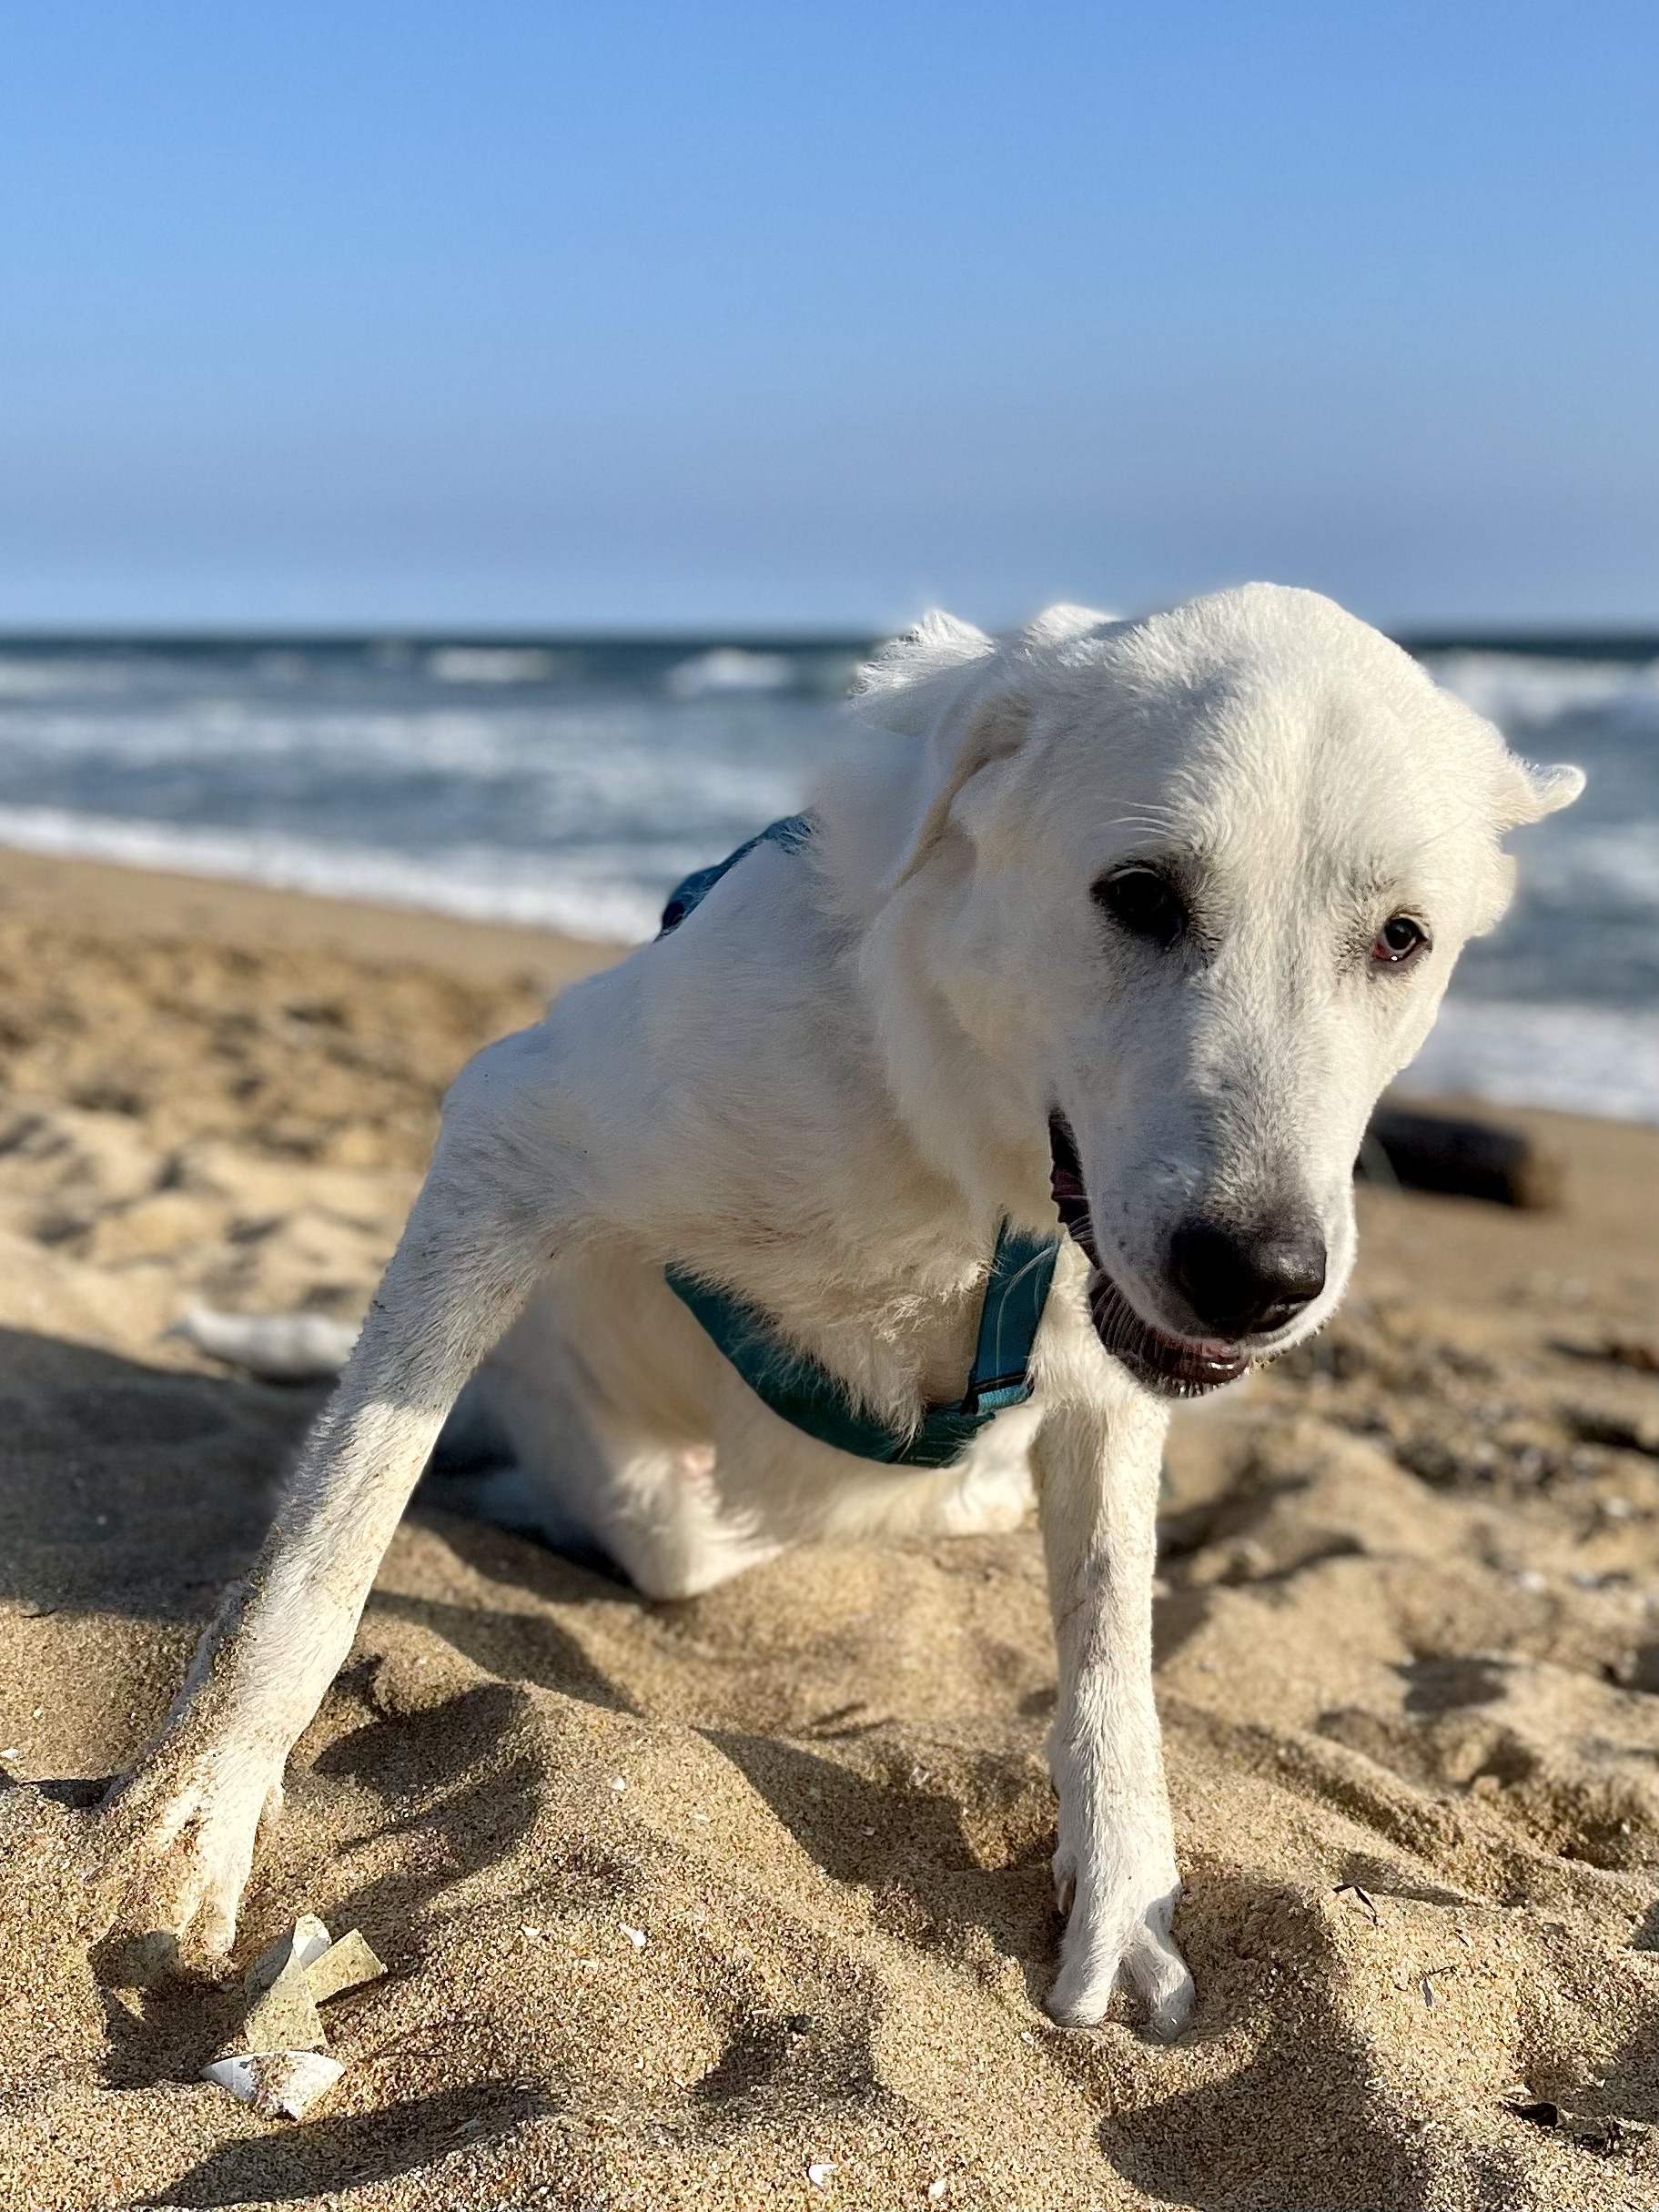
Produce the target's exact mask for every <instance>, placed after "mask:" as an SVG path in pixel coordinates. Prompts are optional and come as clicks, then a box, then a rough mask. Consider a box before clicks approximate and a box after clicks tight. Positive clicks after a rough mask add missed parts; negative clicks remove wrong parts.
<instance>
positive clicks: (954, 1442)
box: [660, 814, 1060, 1467]
mask: <svg viewBox="0 0 1659 2212" xmlns="http://www.w3.org/2000/svg"><path fill="white" fill-rule="evenodd" d="M812 831H813V823H812V817H811V815H810V814H791V815H788V816H787V817H786V818H785V819H784V821H782V822H774V823H772V824H771V825H770V827H769V828H766V829H764V830H763V831H762V832H761V833H760V835H759V836H758V837H751V838H750V840H749V842H748V843H747V844H744V845H739V847H738V848H737V851H736V852H735V853H731V854H730V855H729V856H728V857H727V858H726V859H725V860H723V861H721V862H719V863H718V864H716V865H715V866H713V867H712V868H700V869H699V870H698V871H697V873H696V874H694V875H688V876H687V877H686V879H685V881H684V882H683V884H680V885H679V886H678V887H677V888H676V889H675V891H674V893H673V896H672V897H671V898H670V899H669V902H668V904H667V905H666V906H665V907H664V908H663V927H662V931H661V933H660V934H663V935H664V936H666V935H667V934H668V932H669V931H670V930H672V929H677V928H678V927H679V925H680V924H681V923H682V922H683V921H684V919H685V917H686V915H687V914H690V913H692V911H693V909H694V908H695V907H696V906H698V905H700V904H702V902H703V899H704V898H706V896H707V895H708V894H709V893H710V892H711V891H712V890H713V887H714V885H715V884H717V883H718V882H719V881H720V879H721V877H722V876H723V875H724V874H726V872H727V870H728V869H731V868H734V867H735V866H736V865H737V864H738V862H739V861H740V860H742V859H743V858H744V856H745V854H747V853H753V852H754V848H755V846H756V845H758V844H766V843H771V844H776V845H781V846H782V847H783V848H784V851H785V852H786V853H793V852H794V851H795V850H796V849H797V848H798V847H799V846H801V845H803V844H804V843H805V842H806V840H807V839H808V838H809V837H810V836H811V835H812ZM1059 1248H1060V1240H1059V1238H1058V1237H1032V1236H1028V1235H1027V1234H1025V1233H1024V1232H1023V1231H1020V1230H1017V1229H1011V1228H1010V1227H1008V1224H1007V1221H1005V1222H1004V1223H1003V1224H1002V1227H1001V1228H1000V1229H999V1230H998V1232H997V1237H996V1250H995V1252H994V1253H993V1254H992V1256H991V1270H990V1274H989V1276H988V1277H987V1278H986V1287H985V1303H984V1305H983V1306H982V1307H981V1308H980V1313H979V1336H978V1340H977V1343H976V1347H975V1350H974V1364H973V1366H972V1368H971V1369H969V1372H968V1379H967V1389H966V1392H965V1393H964V1395H963V1397H962V1399H961V1400H960V1402H959V1403H958V1404H956V1405H954V1406H932V1407H929V1409H927V1411H926V1413H925V1414H924V1416H923V1417H922V1420H921V1423H920V1425H919V1426H918V1427H917V1428H915V1429H895V1428H892V1427H890V1426H889V1425H888V1424H887V1423H886V1422H885V1421H880V1420H877V1419H875V1417H874V1415H871V1414H868V1413H862V1412H860V1411H859V1410H858V1409H857V1407H856V1406H855V1404H854V1402H853V1397H852V1392H851V1391H850V1390H849V1389H848V1388H847V1385H846V1384H845V1382H844V1381H842V1379H841V1378H840V1377H839V1376H837V1375H834V1374H832V1373H831V1372H830V1370H829V1369H828V1368H826V1367H825V1366H824V1364H823V1362H822V1361H821V1360H817V1359H814V1358H813V1357H812V1355H811V1354H810V1353H809V1352H804V1351H798V1350H797V1349H796V1348H794V1346H793V1345H791V1344H789V1343H787V1342H786V1341H785V1339H784V1338H783V1337H782V1336H781V1335H780V1333H779V1331H778V1329H777V1328H776V1325H775V1324H774V1322H773V1321H772V1320H771V1319H769V1318H768V1317H767V1316H766V1315H765V1314H764V1313H762V1312H761V1310H760V1308H758V1307H755V1306H751V1305H750V1304H749V1303H748V1301H747V1300H746V1299H744V1298H739V1297H738V1295H737V1293H736V1292H735V1291H733V1290H726V1289H723V1288H720V1286H719V1285H717V1284H714V1283H708V1282H703V1281H702V1280H701V1279H700V1278H698V1277H697V1276H695V1275H693V1274H691V1273H690V1272H689V1271H688V1270H687V1269H685V1268H679V1267H675V1266H673V1265H672V1264H671V1265H670V1266H668V1267H666V1268H664V1269H663V1276H664V1278H665V1280H666V1281H667V1284H668V1287H669V1288H670V1289H671V1290H672V1291H673V1294H674V1296H675V1297H676V1298H678V1299H679V1300H680V1301H681V1303H682V1304H683V1306H685V1307H686V1308H688V1309H689V1310H690V1311H691V1313H693V1315H694V1316H695V1318H696V1319H697V1320H698V1321H699V1322H700V1323H701V1324H702V1326H703V1329H704V1331H705V1332H706V1333H707V1335H708V1336H709V1337H710V1338H712V1339H713V1342H714V1343H715V1345H717V1346H718V1348H720V1350H721V1351H722V1352H723V1353H724V1354H725V1357H726V1358H727V1359H729V1360H730V1361H731V1363H732V1365H733V1367H734V1368H735V1369H737V1372H738V1373H739V1374H740V1375H741V1376H742V1377H743V1379H744V1381H745V1382H746V1383H747V1384H748V1386H749V1388H750V1389H752V1390H753V1391H754V1394H755V1396H756V1397H757V1398H759V1399H762V1400H763V1401H764V1403H765V1404H766V1405H768V1406H770V1407H771V1409H772V1410H773V1412H774V1413H775V1414H777V1415H778V1416H779V1417H780V1419H784V1420H786V1421H788V1422H790V1423H791V1425H792V1426H793V1427H794V1428H796V1429H802V1430H804V1433H805V1434H806V1435H808V1436H811V1437H815V1438H816V1439H818V1441H819V1442H820V1443H821V1444H831V1445H834V1446H835V1449H836V1450H838V1451H846V1452H851V1453H852V1454H853V1456H854V1457H855V1459H860V1460H877V1461H880V1462H881V1463H882V1464H884V1465H886V1466H893V1467H951V1466H954V1465H955V1464H956V1461H957V1460H959V1459H960V1458H961V1457H962V1455H963V1453H964V1452H965V1451H966V1449H967V1447H968V1446H969V1444H971V1443H972V1441H973V1440H974V1439H975V1438H976V1436H977V1435H978V1434H979V1431H980V1430H981V1429H984V1428H986V1426H987V1425H988V1424H989V1423H990V1422H991V1421H992V1420H994V1419H996V1415H997V1414H998V1413H1001V1412H1002V1411H1004V1410H1005V1409H1007V1407H1009V1406H1017V1405H1022V1404H1023V1403H1024V1402H1025V1400H1026V1399H1028V1398H1029V1397H1030V1395H1031V1389H1032V1385H1031V1377H1030V1372H1029V1369H1030V1364H1031V1348H1032V1346H1033V1345H1034V1344H1035V1342H1036V1341H1037V1328H1038V1325H1039V1324H1040V1322H1041V1320H1042V1318H1043V1308H1044V1307H1045V1306H1046V1305H1047V1302H1048V1288H1049V1285H1050V1283H1051V1282H1052V1281H1053V1279H1054V1264H1055V1260H1056V1258H1057V1255H1058V1252H1059Z"/></svg>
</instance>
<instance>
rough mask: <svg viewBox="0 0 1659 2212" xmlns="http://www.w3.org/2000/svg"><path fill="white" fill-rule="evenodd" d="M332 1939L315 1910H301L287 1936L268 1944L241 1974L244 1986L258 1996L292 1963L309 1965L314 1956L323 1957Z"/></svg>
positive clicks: (250, 1994) (251, 1994) (279, 1937)
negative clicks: (246, 1970) (243, 1973)
mask: <svg viewBox="0 0 1659 2212" xmlns="http://www.w3.org/2000/svg"><path fill="white" fill-rule="evenodd" d="M333 1940H334V1939H333V1937H332V1936H331V1935H330V1934H329V1931H328V1929H327V1928H325V1927H324V1925H323V1924H322V1922H321V1921H320V1920H319V1919H318V1917H317V1915H316V1914H315V1913H302V1914H300V1915H299V1918H298V1920H297V1921H296V1922H295V1923H294V1924H293V1926H292V1927H291V1928H290V1929H289V1930H288V1934H286V1935H278V1938H277V1940H276V1942H275V1943H274V1944H266V1946H265V1948H264V1950H263V1951H261V1952H260V1954H259V1955H258V1958H257V1959H255V1961H254V1963H253V1965H251V1966H250V1967H249V1968H248V1972H247V1973H246V1974H245V1975H243V1976H242V1986H243V1988H244V1989H245V1990H247V1992H248V1995H249V1996H257V1995H258V1993H259V1991H260V1990H262V1989H268V1988H269V1987H270V1986H271V1985H272V1983H273V1982H275V1981H276V1980H277V1979H278V1976H279V1975H282V1974H284V1973H286V1972H287V1970H288V1967H289V1966H295V1965H298V1966H309V1965H310V1964H311V1961H312V1960H313V1959H317V1958H320V1957H321V1956H322V1954H323V1953H324V1952H325V1951H327V1950H328V1949H329V1946H330V1944H332V1942H333Z"/></svg>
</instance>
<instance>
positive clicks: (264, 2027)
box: [202, 1913, 386, 2120]
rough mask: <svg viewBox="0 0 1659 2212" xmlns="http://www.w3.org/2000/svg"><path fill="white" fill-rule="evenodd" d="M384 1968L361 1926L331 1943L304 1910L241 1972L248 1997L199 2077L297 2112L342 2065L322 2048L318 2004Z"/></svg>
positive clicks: (278, 2111) (263, 2107) (262, 2106)
mask: <svg viewBox="0 0 1659 2212" xmlns="http://www.w3.org/2000/svg"><path fill="white" fill-rule="evenodd" d="M385 1972H386V1969H385V1967H384V1966H383V1965H381V1964H380V1961H379V1959H378V1958H377V1957H376V1956H375V1954H374V1953H373V1951H371V1950H370V1948H369V1944H368V1943H367V1941H366V1940H365V1938H364V1936H363V1934H362V1932H361V1930H360V1929H358V1928H350V1929H349V1930H348V1931H347V1933H346V1934H344V1935H342V1936H341V1937H340V1939H339V1942H338V1943H336V1942H335V1941H334V1940H333V1939H332V1938H331V1937H330V1935H329V1931H328V1929H327V1928H326V1927H325V1926H324V1925H323V1924H322V1922H321V1921H320V1920H319V1919H318V1918H317V1917H316V1915H315V1914H311V1913H305V1914H301V1915H300V1917H299V1918H298V1920H297V1921H296V1922H295V1923H294V1924H293V1926H292V1927H291V1928H289V1929H288V1932H287V1933H286V1934H283V1935H279V1936H278V1938H277V1940H276V1941H275V1943H272V1944H267V1945H266V1947H265V1949H264V1950H263V1951H261V1952H260V1954H259V1955H258V1958H257V1959H255V1961H254V1963H253V1965H251V1966H250V1967H249V1968H248V1972H247V1974H246V1975H244V1976H243V1981H242V1987H243V1989H244V1990H245V1991H246V1993H247V1994H248V1997H249V1998H250V1999H251V2000H252V2002H251V2003H250V2004H249V2005H248V2011H247V2012H246V2014H245V2015H243V2019H242V2024H241V2025H240V2027H239V2028H238V2030H237V2032H236V2034H235V2035H232V2036H231V2037H229V2038H228V2041H227V2042H226V2043H225V2044H224V2045H221V2047H220V2048H219V2050H218V2051H217V2053H216V2054H215V2055H214V2057H213V2059H212V2060H211V2062H210V2063H209V2064H208V2065H207V2066H204V2067H203V2069H202V2079H203V2080H204V2081H210V2082H216V2083H217V2085H218V2086H219V2087H220V2088H221V2089H228V2090H229V2092H230V2094H231V2096H235V2097H239V2098H240V2099H241V2101H242V2102H243V2103H244V2104H245V2105H252V2106H254V2108H255V2109H256V2110H257V2111H259V2112H262V2113H265V2114H266V2115H267V2116H271V2117H287V2118H288V2119H294V2120H298V2119H302V2118H303V2117H304V2116H305V2115H306V2113H308V2112H309V2111H310V2109H311V2108H312V2106H314V2105H316V2104H317V2103H318V2102H319V2100H320V2099H321V2098H322V2097H323V2096H325V2095H326V2094H327V2093H328V2092H329V2090H330V2089H332V2088H333V2086H334V2085H335V2083H336V2082H338V2081H339V2077H340V2076H341V2074H342V2073H343V2072H344V2068H343V2067H342V2066H340V2064H339V2061H338V2060H337V2059H334V2058H330V2057H329V2055H327V2054H328V2047H329V2039H328V2036H327V2035H325V2033H324V2032H323V2025H322V2018H321V2015H320V2014H319V2012H318V2009H317V2008H318V2006H319V2005H326V2004H327V2003H328V2001H329V1998H330V1997H338V1996H341V1995H344V1994H345V1992H346V1991H347V1990H349V1989H359V1988H361V1986H362V1985H363V1984H364V1983H365V1982H373V1981H377V1980H379V1977H380V1975H383V1974H384V1973H385Z"/></svg>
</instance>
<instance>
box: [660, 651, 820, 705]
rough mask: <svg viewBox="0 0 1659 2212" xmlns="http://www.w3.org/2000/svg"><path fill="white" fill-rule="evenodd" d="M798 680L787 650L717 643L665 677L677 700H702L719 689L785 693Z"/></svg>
mask: <svg viewBox="0 0 1659 2212" xmlns="http://www.w3.org/2000/svg"><path fill="white" fill-rule="evenodd" d="M794 680H795V669H794V662H793V661H791V660H790V658H789V657H788V655H787V654H786V653H781V652H744V651H742V649H741V648H740V647H738V646H735V645H717V646H715V648H714V649H713V651H712V652H700V653H697V654H695V655H694V656H693V659H691V660H689V661H681V662H677V663H676V665H675V666H674V667H673V668H671V669H670V670H669V672H668V673H667V675H666V676H665V677H664V678H663V682H664V683H665V684H666V686H667V687H668V690H669V691H670V692H671V693H672V694H673V697H674V698H676V699H703V698H706V697H707V696H708V695H709V694H710V693H711V692H785V691H787V690H788V689H789V687H790V685H791V684H792V683H793V682H794Z"/></svg>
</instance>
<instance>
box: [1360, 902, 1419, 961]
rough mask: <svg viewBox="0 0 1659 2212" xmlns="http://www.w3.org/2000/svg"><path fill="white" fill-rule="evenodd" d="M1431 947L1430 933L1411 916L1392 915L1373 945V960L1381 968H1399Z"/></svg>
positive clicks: (1378, 933)
mask: <svg viewBox="0 0 1659 2212" xmlns="http://www.w3.org/2000/svg"><path fill="white" fill-rule="evenodd" d="M1428 947H1429V933H1428V931H1427V930H1426V929H1425V928H1424V927H1423V925H1422V924H1421V922H1413V921H1412V919H1411V915H1410V914H1391V915H1390V916H1389V918H1388V920H1387V921H1386V922H1385V923H1384V924H1382V927H1381V929H1380V930H1379V931H1378V932H1377V934H1376V937H1375V938H1374V940H1373V941H1372V944H1371V958H1372V959H1373V960H1374V961H1376V962H1377V963H1378V964H1379V965H1380V966H1382V967H1388V968H1397V967H1399V966H1400V965H1401V963H1402V962H1404V961H1407V960H1411V959H1414V958H1415V957H1416V955H1417V954H1419V953H1422V952H1426V951H1427V950H1428Z"/></svg>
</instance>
